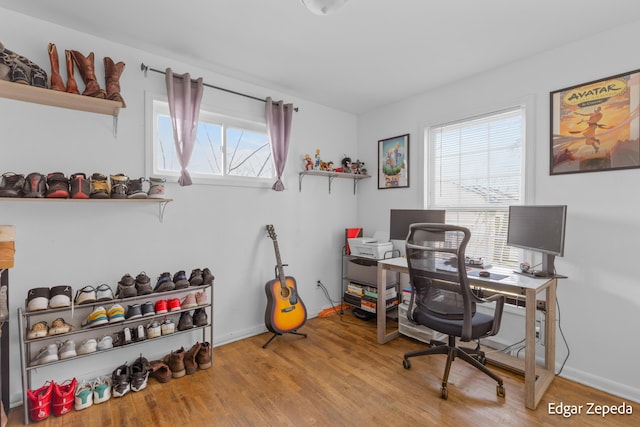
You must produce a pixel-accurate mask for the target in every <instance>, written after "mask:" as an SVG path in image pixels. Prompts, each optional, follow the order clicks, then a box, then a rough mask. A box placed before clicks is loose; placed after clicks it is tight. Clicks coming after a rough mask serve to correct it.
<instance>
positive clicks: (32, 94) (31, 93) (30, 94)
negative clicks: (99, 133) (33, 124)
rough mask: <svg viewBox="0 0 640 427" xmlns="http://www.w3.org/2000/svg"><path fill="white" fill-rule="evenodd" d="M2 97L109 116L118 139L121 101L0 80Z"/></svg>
mask: <svg viewBox="0 0 640 427" xmlns="http://www.w3.org/2000/svg"><path fill="white" fill-rule="evenodd" d="M0 97H1V98H7V99H13V100H16V101H24V102H31V103H34V104H41V105H48V106H51V107H58V108H67V109H71V110H79V111H87V112H90V113H97V114H105V115H109V116H112V117H113V136H114V137H117V135H118V114H120V109H121V108H122V103H121V102H119V101H111V100H109V99H100V98H94V97H92V96H85V95H77V94H74V93H67V92H61V91H57V90H52V89H45V88H41V87H36V86H30V85H23V84H19V83H14V82H8V81H5V80H0Z"/></svg>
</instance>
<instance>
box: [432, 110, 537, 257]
mask: <svg viewBox="0 0 640 427" xmlns="http://www.w3.org/2000/svg"><path fill="white" fill-rule="evenodd" d="M425 139H426V140H427V150H425V151H426V155H427V159H426V162H425V165H427V170H426V171H425V179H426V181H427V182H426V188H427V189H428V190H427V191H428V195H427V198H426V200H427V205H428V206H427V208H428V209H445V210H446V212H447V214H446V220H447V222H448V223H451V224H457V225H461V226H464V227H467V228H469V229H470V230H471V241H470V242H469V245H468V246H467V252H466V253H467V255H468V256H474V257H483V258H485V259H487V260H490V261H491V262H492V263H493V264H496V265H504V266H513V267H516V266H517V265H518V263H519V258H520V250H519V249H516V248H512V247H509V246H507V245H506V241H507V223H508V221H507V220H508V215H509V205H517V204H522V199H523V188H524V182H523V181H524V171H523V168H522V163H523V156H524V154H523V153H524V142H525V141H524V139H525V109H524V107H516V108H513V109H509V110H504V111H499V112H495V113H491V114H487V115H484V116H479V117H473V118H469V119H465V120H461V121H458V122H455V123H448V124H444V125H439V126H433V127H430V128H427V129H426V130H425Z"/></svg>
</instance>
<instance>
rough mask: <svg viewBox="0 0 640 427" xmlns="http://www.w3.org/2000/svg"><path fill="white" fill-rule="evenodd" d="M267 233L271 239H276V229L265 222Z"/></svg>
mask: <svg viewBox="0 0 640 427" xmlns="http://www.w3.org/2000/svg"><path fill="white" fill-rule="evenodd" d="M267 233H268V234H269V237H271V239H272V240H276V237H277V236H276V230H275V229H274V228H273V224H267Z"/></svg>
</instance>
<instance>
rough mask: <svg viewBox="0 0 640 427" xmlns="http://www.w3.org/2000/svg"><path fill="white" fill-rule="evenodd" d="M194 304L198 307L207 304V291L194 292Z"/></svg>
mask: <svg viewBox="0 0 640 427" xmlns="http://www.w3.org/2000/svg"><path fill="white" fill-rule="evenodd" d="M196 303H197V304H198V305H200V306H202V305H208V304H209V298H207V291H202V292H196Z"/></svg>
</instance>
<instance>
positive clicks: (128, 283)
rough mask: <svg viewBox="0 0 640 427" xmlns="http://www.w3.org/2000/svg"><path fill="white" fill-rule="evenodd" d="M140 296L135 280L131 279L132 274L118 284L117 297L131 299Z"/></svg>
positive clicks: (123, 277)
mask: <svg viewBox="0 0 640 427" xmlns="http://www.w3.org/2000/svg"><path fill="white" fill-rule="evenodd" d="M137 295H138V290H137V289H136V285H135V280H133V277H131V275H130V274H125V275H124V276H122V279H120V281H119V282H118V290H117V291H116V296H117V297H118V298H131V297H135V296H137Z"/></svg>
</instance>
